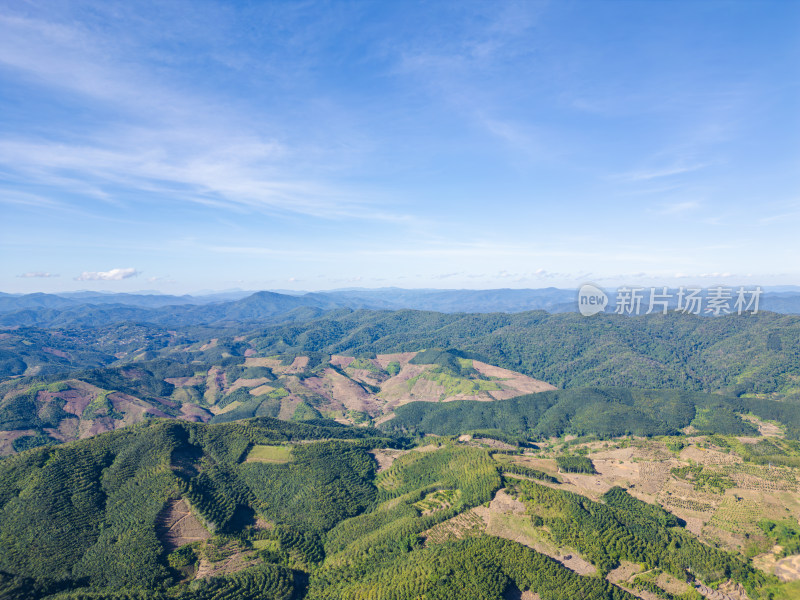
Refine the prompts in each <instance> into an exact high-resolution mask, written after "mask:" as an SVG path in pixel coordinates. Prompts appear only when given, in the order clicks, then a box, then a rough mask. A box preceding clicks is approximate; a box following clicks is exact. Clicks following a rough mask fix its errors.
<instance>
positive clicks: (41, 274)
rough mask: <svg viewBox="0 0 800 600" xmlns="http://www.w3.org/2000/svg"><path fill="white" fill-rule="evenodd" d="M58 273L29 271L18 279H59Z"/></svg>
mask: <svg viewBox="0 0 800 600" xmlns="http://www.w3.org/2000/svg"><path fill="white" fill-rule="evenodd" d="M58 276H59V275H58V273H46V272H43V271H29V272H27V273H22V275H17V277H26V278H27V277H58Z"/></svg>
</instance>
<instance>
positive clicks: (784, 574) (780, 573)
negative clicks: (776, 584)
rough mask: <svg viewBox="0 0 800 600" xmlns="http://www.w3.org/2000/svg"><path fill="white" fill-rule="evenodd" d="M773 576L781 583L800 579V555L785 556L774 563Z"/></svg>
mask: <svg viewBox="0 0 800 600" xmlns="http://www.w3.org/2000/svg"><path fill="white" fill-rule="evenodd" d="M775 575H776V576H777V577H778V579H780V580H781V581H796V580H798V579H800V554H796V555H794V556H787V557H786V558H782V559H780V560H779V561H778V562H776V563H775Z"/></svg>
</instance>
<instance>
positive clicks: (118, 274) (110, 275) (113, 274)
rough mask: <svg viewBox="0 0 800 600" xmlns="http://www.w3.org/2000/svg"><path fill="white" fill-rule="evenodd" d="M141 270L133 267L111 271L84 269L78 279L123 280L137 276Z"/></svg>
mask: <svg viewBox="0 0 800 600" xmlns="http://www.w3.org/2000/svg"><path fill="white" fill-rule="evenodd" d="M139 274H140V272H139V271H137V270H136V269H133V268H128V269H111V270H110V271H84V272H83V273H81V274H80V275H78V276H77V277H76V278H75V280H76V281H121V280H123V279H130V278H131V277H136V276H137V275H139Z"/></svg>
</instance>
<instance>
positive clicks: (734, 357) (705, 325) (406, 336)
mask: <svg viewBox="0 0 800 600" xmlns="http://www.w3.org/2000/svg"><path fill="white" fill-rule="evenodd" d="M212 338H213V339H217V340H218V342H217V343H216V345H214V346H213V347H211V348H207V347H205V346H203V342H206V341H208V340H210V339H212ZM201 348H204V349H201ZM426 348H456V349H458V350H459V351H460V352H461V353H462V356H467V357H474V358H477V359H480V360H484V361H485V362H489V363H491V364H496V365H499V366H502V367H505V368H508V369H512V370H515V371H519V372H522V373H525V374H528V375H531V376H533V377H535V378H537V379H541V380H544V381H547V382H549V383H552V384H553V385H555V386H556V387H559V388H573V387H586V386H595V387H596V386H601V387H636V388H677V389H685V390H695V391H724V392H726V393H730V394H733V395H741V394H745V393H774V392H778V393H782V394H800V386H798V384H797V381H798V377H800V317H797V316H791V315H779V314H774V313H759V314H756V315H748V316H745V317H740V316H737V315H729V316H726V317H721V318H706V317H696V316H692V315H683V314H668V315H649V316H647V317H625V316H620V315H605V314H601V315H596V316H594V317H591V318H586V317H582V316H580V315H577V314H571V313H567V314H548V313H546V312H543V311H534V312H526V313H517V314H505V313H494V314H442V313H432V312H422V311H411V310H401V311H369V310H358V311H352V310H349V309H340V310H335V311H330V312H328V313H325V314H324V315H321V316H316V317H314V318H310V319H309V320H306V321H303V322H302V323H289V324H277V325H270V326H266V327H265V326H263V324H262V325H258V324H252V323H251V324H248V325H241V324H236V323H231V324H230V326H229V327H227V328H225V327H216V328H208V327H203V326H195V327H184V328H179V329H174V330H173V329H166V328H165V327H159V326H156V325H152V324H147V325H145V324H139V325H137V324H132V323H120V324H116V325H108V326H105V327H102V328H92V327H71V328H65V329H60V330H56V329H54V330H42V329H36V328H19V329H15V330H13V332H9V333H8V334H7V335H6V334H4V335H3V337H2V339H0V377H8V376H12V375H21V374H26V373H27V374H45V373H64V372H67V371H75V370H79V369H84V368H86V367H97V366H102V365H115V364H120V363H127V362H131V361H133V360H142V359H145V360H147V359H155V358H159V357H162V358H169V359H170V360H171V361H174V362H178V363H188V362H192V361H200V362H201V363H209V362H213V361H215V360H219V359H220V358H223V357H225V356H242V355H243V354H244V352H245V351H246V350H248V349H252V350H253V351H255V352H256V355H257V356H269V355H273V354H292V353H294V354H309V353H314V352H317V353H325V354H336V353H341V354H348V355H370V354H375V353H386V352H399V351H419V350H424V349H426ZM53 350H55V351H56V352H55V353H54V352H53ZM120 356H122V358H119V357H120ZM33 371H36V373H34V372H33Z"/></svg>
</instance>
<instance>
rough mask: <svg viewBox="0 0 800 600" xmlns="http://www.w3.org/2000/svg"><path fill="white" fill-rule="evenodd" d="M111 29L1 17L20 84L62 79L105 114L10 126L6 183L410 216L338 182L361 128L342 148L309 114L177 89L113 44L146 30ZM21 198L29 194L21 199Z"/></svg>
mask: <svg viewBox="0 0 800 600" xmlns="http://www.w3.org/2000/svg"><path fill="white" fill-rule="evenodd" d="M110 35H111V34H109V33H106V34H103V33H101V32H100V31H98V30H97V29H92V28H90V27H86V26H85V25H83V24H81V23H80V22H79V21H72V22H70V23H69V24H64V23H51V22H48V21H47V20H45V19H43V18H40V19H34V18H27V17H18V16H9V15H0V66H4V67H5V68H7V69H9V70H10V72H14V73H16V74H17V76H18V77H20V78H21V79H22V80H24V81H26V85H30V84H31V83H32V84H34V85H37V86H44V87H46V88H52V89H57V90H59V93H64V94H68V95H70V96H72V97H74V98H77V99H78V101H79V102H81V103H82V104H84V105H86V106H92V107H94V108H95V109H96V111H97V112H98V114H103V115H104V122H103V123H94V122H93V123H90V124H88V125H87V126H86V127H77V128H74V127H72V126H71V125H67V126H63V127H61V128H58V129H54V130H50V131H48V132H47V134H46V135H41V134H40V135H35V134H32V133H31V131H30V128H27V129H24V130H19V131H17V132H13V131H9V132H7V133H6V134H5V135H4V140H3V142H2V143H0V166H2V167H3V170H4V171H6V175H7V176H6V177H5V179H6V182H7V183H6V184H5V185H4V186H3V187H5V188H6V189H8V190H9V193H11V192H12V191H16V190H13V188H11V187H10V186H9V185H8V184H9V183H10V184H11V186H15V187H17V188H23V189H24V186H26V185H28V183H29V182H31V181H35V182H37V185H38V186H39V187H40V188H41V187H47V188H49V189H50V191H52V192H53V193H54V194H56V195H60V196H64V195H69V194H71V193H72V192H73V191H74V190H76V189H83V190H86V189H87V188H90V189H91V190H92V193H91V194H90V197H92V198H94V199H95V200H100V201H103V202H106V203H112V204H118V205H122V204H124V203H125V196H126V195H127V196H128V197H131V196H133V195H138V197H139V198H147V197H150V198H153V199H163V198H165V197H166V198H169V199H170V201H173V202H182V203H187V204H200V205H203V206H206V207H212V208H219V209H232V210H235V211H238V212H248V211H280V212H286V213H294V214H301V215H307V216H313V217H319V218H325V219H337V218H351V217H353V218H360V219H368V220H369V219H373V218H374V219H376V220H380V221H394V222H403V221H404V220H405V219H406V218H407V217H406V216H405V215H402V214H393V211H392V210H387V209H385V208H381V207H379V206H377V205H378V203H379V200H376V199H375V195H372V196H371V197H369V198H368V197H367V196H365V195H364V194H363V193H358V192H355V191H354V190H352V189H348V187H347V186H345V185H342V184H341V183H338V182H336V181H334V179H335V178H336V174H337V173H338V172H340V171H341V170H342V169H343V168H346V166H347V165H348V164H349V162H350V161H351V157H353V156H355V155H357V154H358V153H359V152H360V148H361V146H362V143H361V142H364V143H367V144H368V142H366V141H365V140H364V136H363V135H361V134H358V133H357V132H349V133H353V134H354V135H348V136H347V140H348V143H347V145H346V146H342V144H340V143H339V142H337V141H336V140H335V139H326V138H322V139H320V136H319V129H318V128H315V127H314V125H313V124H312V123H309V122H301V124H300V126H299V127H298V126H295V128H294V129H293V130H289V131H287V130H286V128H285V127H284V126H282V125H281V124H280V122H279V120H278V117H277V116H275V117H270V116H268V113H266V112H261V113H259V114H256V115H254V114H252V113H248V111H247V110H245V109H244V107H242V106H239V105H238V100H237V101H231V99H230V98H227V97H226V96H225V94H224V93H222V92H219V91H214V90H209V89H196V88H195V89H191V90H189V89H181V88H180V87H179V86H177V85H175V84H174V83H173V81H172V79H171V78H169V77H165V76H164V74H165V73H168V72H169V67H165V66H164V65H161V66H160V67H161V68H160V69H153V68H148V66H147V65H145V64H144V63H142V62H139V63H137V62H135V61H129V60H128V59H127V57H125V56H122V54H124V53H123V52H121V50H120V48H123V49H127V50H129V51H131V52H133V53H136V52H135V50H136V48H137V47H140V46H141V45H142V44H144V43H145V42H146V40H144V41H142V40H141V39H138V40H137V39H134V40H131V39H125V40H123V41H122V42H121V43H120V45H119V46H120V47H117V44H115V43H112V40H110V39H109V36H110ZM123 37H125V36H123ZM317 108H318V109H319V110H320V111H322V113H323V115H321V116H324V112H325V111H324V110H323V109H321V108H319V107H317ZM331 110H334V111H335V110H336V109H331ZM335 122H336V123H337V125H336V127H337V128H338V127H346V125H340V124H339V123H342V122H347V119H346V118H342V119H338V120H336V121H335ZM359 140H361V142H359ZM119 190H124V191H125V194H119V193H118V192H119ZM84 197H85V196H84ZM26 200H27V201H28V202H30V201H31V200H32V198H27V199H26V198H23V197H22V196H19V195H18V196H17V197H16V202H18V203H19V202H22V201H26Z"/></svg>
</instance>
